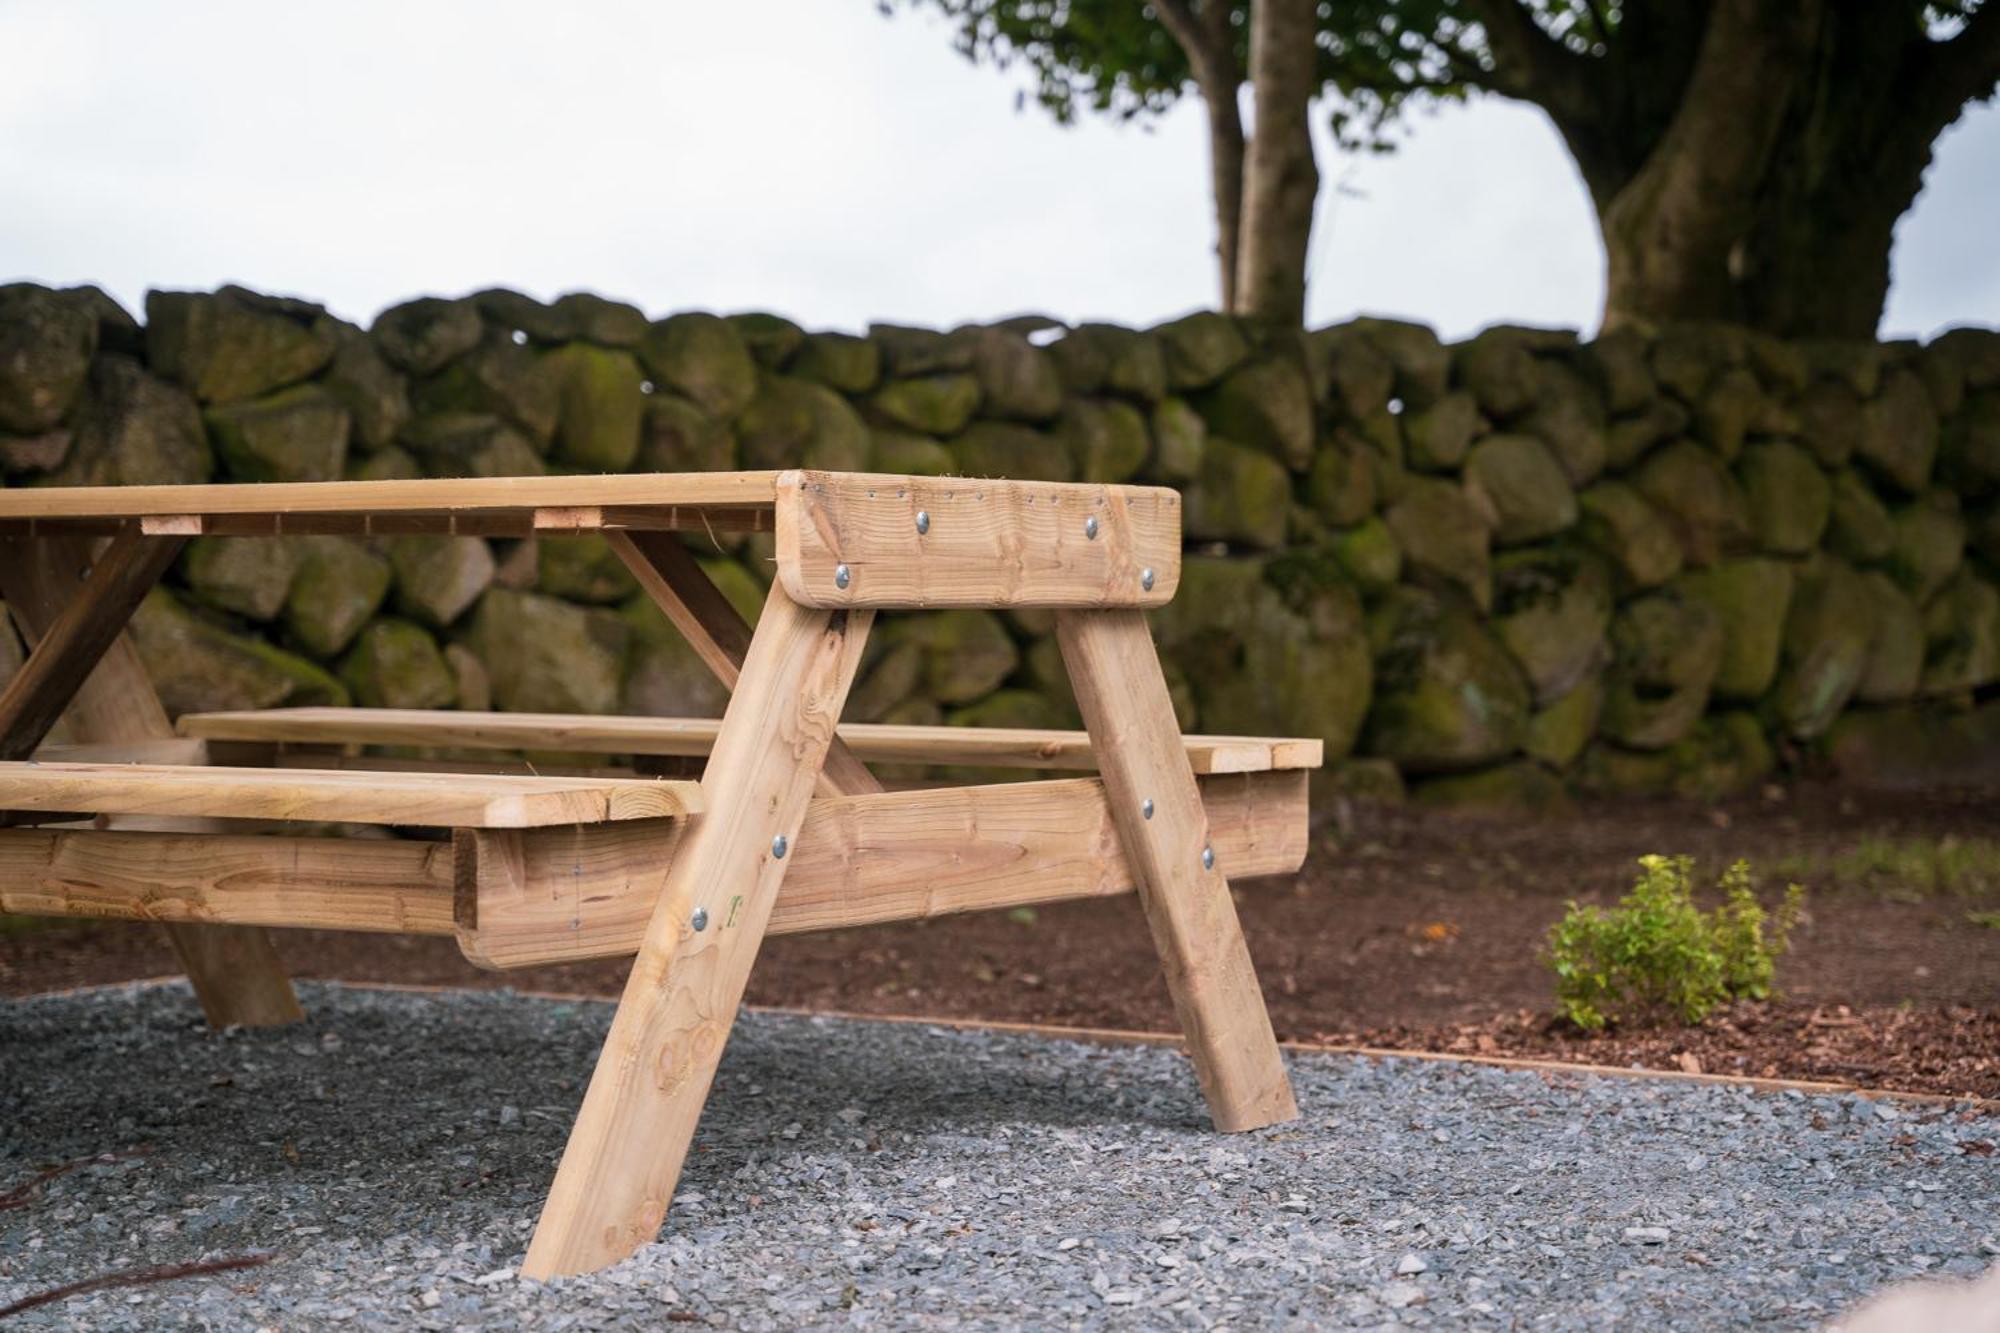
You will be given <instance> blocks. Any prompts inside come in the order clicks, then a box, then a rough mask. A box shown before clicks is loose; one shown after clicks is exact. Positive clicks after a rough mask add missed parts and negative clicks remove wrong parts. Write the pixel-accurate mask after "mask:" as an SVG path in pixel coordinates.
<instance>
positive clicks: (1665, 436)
mask: <svg viewBox="0 0 2000 1333" xmlns="http://www.w3.org/2000/svg"><path fill="white" fill-rule="evenodd" d="M1693 420H1694V417H1693V414H1692V413H1690V412H1689V411H1688V410H1687V409H1686V408H1685V407H1683V406H1681V404H1680V403H1678V402H1676V401H1675V400H1674V399H1672V398H1655V399H1654V400H1653V401H1652V402H1651V403H1649V404H1647V406H1646V407H1644V408H1643V409H1641V410H1640V411H1639V412H1637V413H1635V414H1633V415H1632V416H1627V417H1619V418H1617V419H1616V420H1614V421H1613V422H1611V424H1610V425H1608V426H1606V427H1605V430H1604V465H1605V467H1607V468H1609V469H1610V470H1611V471H1613V472H1624V471H1625V470H1627V469H1628V468H1630V467H1631V466H1632V465H1633V464H1634V463H1637V462H1638V461H1639V460H1640V459H1641V458H1644V457H1645V456H1646V455H1647V454H1648V453H1650V452H1651V451H1652V449H1653V448H1654V446H1656V445H1659V444H1662V443H1664V442H1665V441H1668V440H1677V439H1679V438H1680V437H1681V436H1683V435H1685V434H1686V433H1687V431H1688V427H1689V426H1690V424H1692V422H1693Z"/></svg>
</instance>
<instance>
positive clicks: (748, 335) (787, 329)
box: [635, 310, 806, 370]
mask: <svg viewBox="0 0 2000 1333" xmlns="http://www.w3.org/2000/svg"><path fill="white" fill-rule="evenodd" d="M725 318H727V320H728V321H729V325H730V327H731V328H733V329H735V330H736V332H737V335H738V336H739V337H741V338H742V339H743V345H744V346H745V347H747V348H749V349H750V356H751V359H752V360H754V361H755V362H756V363H757V364H758V365H760V366H762V367H763V368H764V369H766V370H783V369H784V368H785V367H786V366H788V365H790V364H791V361H792V358H793V357H795V356H797V355H798V354H799V351H800V349H801V348H803V347H804V346H805V341H806V331H805V330H804V329H802V328H800V327H799V326H798V325H796V324H794V323H792V321H791V320H789V319H786V318H785V317H784V316H783V315H773V314H770V313H769V312H767V311H761V310H757V311H748V312H746V313H744V314H740V315H729V316H726V317H725ZM642 332H643V330H642ZM635 341H636V339H635Z"/></svg>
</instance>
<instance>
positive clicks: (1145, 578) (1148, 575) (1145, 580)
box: [1139, 565, 1153, 592]
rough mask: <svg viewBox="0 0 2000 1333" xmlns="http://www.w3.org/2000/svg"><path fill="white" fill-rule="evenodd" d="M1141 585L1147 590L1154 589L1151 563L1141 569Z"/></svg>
mask: <svg viewBox="0 0 2000 1333" xmlns="http://www.w3.org/2000/svg"><path fill="white" fill-rule="evenodd" d="M1139 586H1140V587H1141V588H1143V589H1145V590H1146V591H1147V592H1151V591H1152V590H1153V567H1152V566H1151V565H1148V566H1146V567H1145V568H1144V569H1142V570H1140V571H1139Z"/></svg>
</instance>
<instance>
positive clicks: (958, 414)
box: [868, 373, 979, 435]
mask: <svg viewBox="0 0 2000 1333" xmlns="http://www.w3.org/2000/svg"><path fill="white" fill-rule="evenodd" d="M868 406H869V410H870V411H871V412H873V413H874V415H875V416H877V417H879V418H880V419H881V420H883V421H886V422H888V423H889V424H890V425H893V426H901V427H904V428H905V429H907V430H914V431H922V432H924V433H925V434H928V435H956V434H957V433H958V432H959V431H961V430H963V429H965V426H966V423H968V422H970V421H971V420H972V417H973V414H974V413H975V412H977V411H978V410H979V381H978V380H977V379H976V378H974V377H973V376H972V375H969V374H964V373H951V374H943V375H919V376H917V377H915V378H912V379H899V380H890V381H889V382H888V383H886V384H884V385H883V386H882V387H881V388H879V389H877V390H876V391H875V392H874V394H873V395H871V396H870V397H869V399H868Z"/></svg>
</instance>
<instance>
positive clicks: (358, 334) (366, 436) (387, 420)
mask: <svg viewBox="0 0 2000 1333" xmlns="http://www.w3.org/2000/svg"><path fill="white" fill-rule="evenodd" d="M329 323H330V325H331V327H332V329H333V337H334V352H333V360H332V361H331V362H330V363H328V365H327V370H326V374H325V375H323V376H322V377H321V378H320V383H321V384H322V385H323V386H324V387H325V388H326V390H327V391H328V392H329V393H331V394H333V396H334V397H336V398H338V399H339V400H340V402H341V404H342V405H343V406H344V407H346V408H347V415H348V418H349V420H350V421H351V422H352V423H353V426H352V442H353V443H354V444H355V445H357V446H359V447H360V448H362V449H367V450H375V449H386V448H388V447H389V446H390V445H392V444H394V443H395V442H396V437H397V435H399V434H400V433H401V432H402V429H403V426H404V425H405V423H407V422H408V421H409V419H410V389H409V383H408V381H406V380H405V379H404V378H403V376H402V375H401V374H399V373H398V372H397V371H396V370H395V369H394V368H393V367H391V366H390V365H389V363H388V362H387V361H386V360H384V359H383V358H382V354H381V353H380V352H379V351H377V350H376V346H375V341H374V340H373V339H372V338H370V337H369V336H368V335H367V334H365V333H363V332H362V331H361V330H359V329H357V328H355V327H353V326H352V325H349V324H340V323H334V322H332V321H329Z"/></svg>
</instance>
